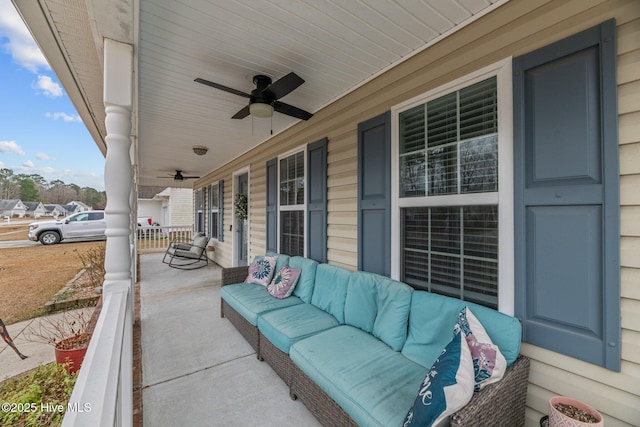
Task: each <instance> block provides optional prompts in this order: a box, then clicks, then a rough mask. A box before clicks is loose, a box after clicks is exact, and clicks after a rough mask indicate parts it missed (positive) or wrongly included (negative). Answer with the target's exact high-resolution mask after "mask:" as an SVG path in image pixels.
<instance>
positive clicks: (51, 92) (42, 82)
mask: <svg viewBox="0 0 640 427" xmlns="http://www.w3.org/2000/svg"><path fill="white" fill-rule="evenodd" d="M33 88H34V89H37V90H40V91H42V92H43V93H44V94H45V95H46V96H48V97H49V98H57V97H59V96H62V95H63V92H62V86H60V84H58V83H56V82H54V81H53V79H52V78H51V77H49V76H45V75H44V74H38V81H37V83H35V84H34V85H33Z"/></svg>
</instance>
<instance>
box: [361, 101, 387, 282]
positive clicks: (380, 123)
mask: <svg viewBox="0 0 640 427" xmlns="http://www.w3.org/2000/svg"><path fill="white" fill-rule="evenodd" d="M358 270H362V271H369V272H372V273H377V274H381V275H383V276H387V277H389V276H390V275H391V112H386V113H384V114H381V115H379V116H377V117H374V118H372V119H369V120H367V121H366V122H363V123H360V124H358Z"/></svg>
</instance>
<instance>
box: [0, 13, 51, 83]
mask: <svg viewBox="0 0 640 427" xmlns="http://www.w3.org/2000/svg"><path fill="white" fill-rule="evenodd" d="M3 39H6V40H3ZM0 40H3V42H2V45H1V47H2V49H3V50H5V51H7V52H8V53H9V54H10V55H11V57H12V58H13V60H14V61H15V62H16V63H18V64H19V65H20V66H22V67H24V68H26V69H28V70H29V71H31V72H33V73H37V72H38V69H47V70H48V69H50V67H49V64H48V63H47V60H46V59H45V58H44V55H42V52H40V49H39V48H38V46H37V45H36V43H35V42H34V41H33V38H32V37H31V34H30V33H29V30H27V27H26V26H25V25H24V22H23V21H22V18H20V15H18V12H17V11H16V9H15V7H14V6H13V4H11V1H9V0H0Z"/></svg>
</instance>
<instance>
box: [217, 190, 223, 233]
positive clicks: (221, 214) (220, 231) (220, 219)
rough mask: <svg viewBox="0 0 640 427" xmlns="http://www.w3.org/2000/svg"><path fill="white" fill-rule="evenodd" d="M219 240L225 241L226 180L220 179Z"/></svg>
mask: <svg viewBox="0 0 640 427" xmlns="http://www.w3.org/2000/svg"><path fill="white" fill-rule="evenodd" d="M218 241H219V242H224V180H223V179H221V180H220V181H218Z"/></svg>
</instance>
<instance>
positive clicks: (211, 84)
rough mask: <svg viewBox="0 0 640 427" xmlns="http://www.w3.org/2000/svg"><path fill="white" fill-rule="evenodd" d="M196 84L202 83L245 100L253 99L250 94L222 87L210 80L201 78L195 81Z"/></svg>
mask: <svg viewBox="0 0 640 427" xmlns="http://www.w3.org/2000/svg"><path fill="white" fill-rule="evenodd" d="M194 82H197V83H202V84H203V85H207V86H211V87H213V88H216V89H219V90H223V91H225V92H229V93H232V94H234V95H238V96H242V97H244V98H249V97H251V95H249V94H248V93H244V92H242V91H240V90H237V89H233V88H230V87H227V86H224V85H221V84H219V83H214V82H210V81H209V80H205V79H201V78H200V77H198V78H197V79H195V80H194Z"/></svg>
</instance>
